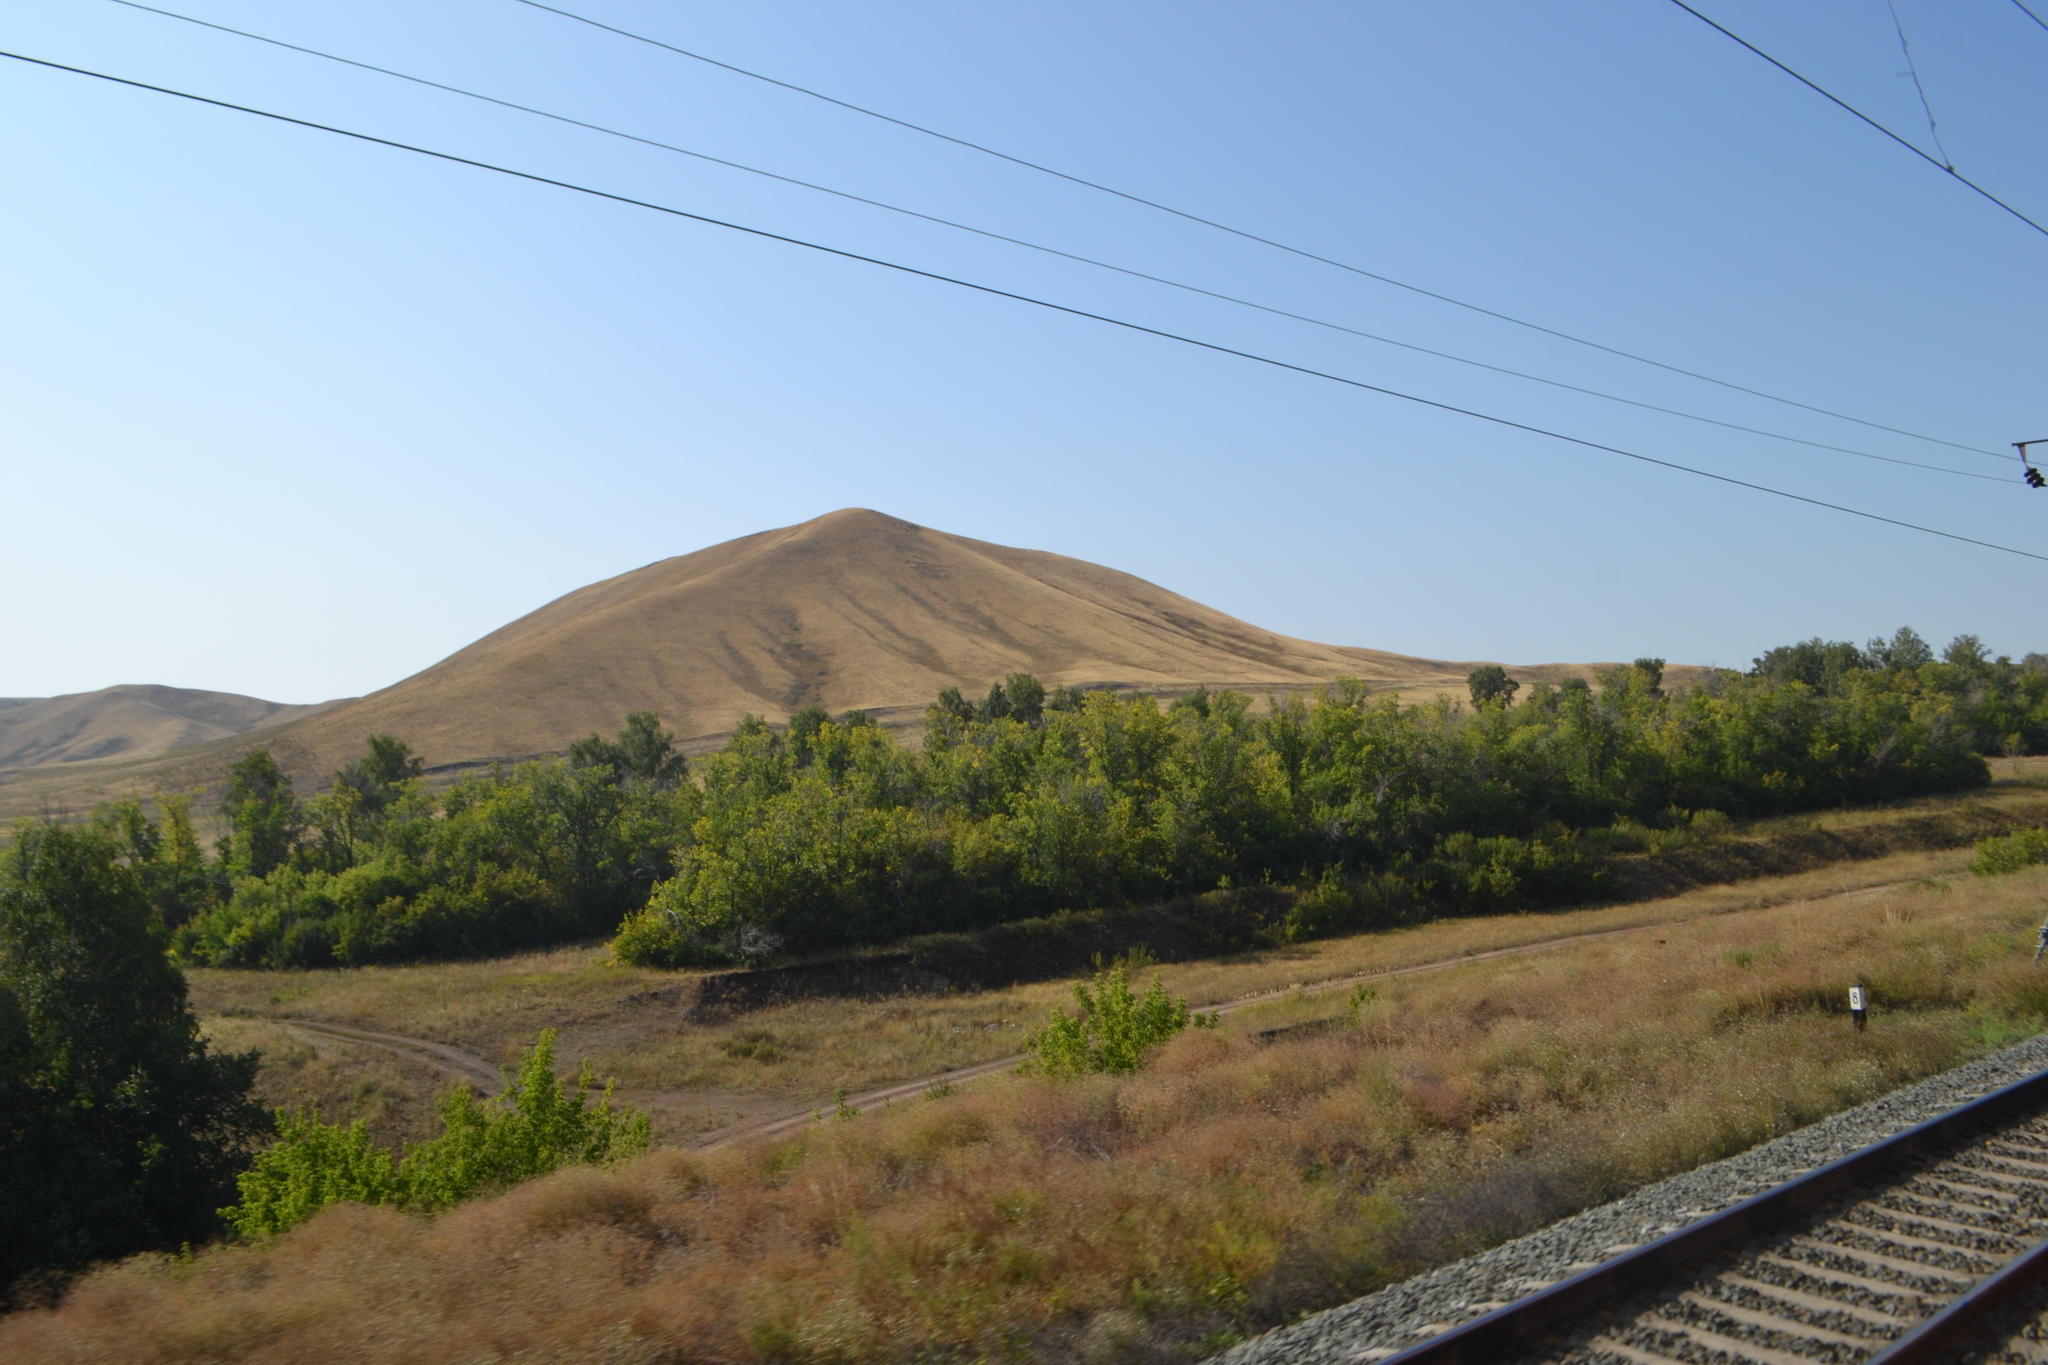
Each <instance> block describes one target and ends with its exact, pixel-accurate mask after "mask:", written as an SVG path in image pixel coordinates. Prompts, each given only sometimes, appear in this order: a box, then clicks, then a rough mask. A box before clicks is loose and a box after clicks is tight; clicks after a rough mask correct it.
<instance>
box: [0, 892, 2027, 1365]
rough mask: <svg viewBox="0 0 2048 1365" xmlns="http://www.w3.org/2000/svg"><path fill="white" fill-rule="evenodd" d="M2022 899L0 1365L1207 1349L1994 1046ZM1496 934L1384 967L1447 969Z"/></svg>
mask: <svg viewBox="0 0 2048 1365" xmlns="http://www.w3.org/2000/svg"><path fill="white" fill-rule="evenodd" d="M1900 856H1901V860H1902V861H1917V862H1919V863H1920V864H1921V865H1922V866H1925V865H1927V864H1928V863H1929V862H1931V860H1932V858H1933V855H1900ZM1874 866H1876V865H1875V864H1863V865H1861V867H1862V869H1863V870H1866V871H1867V870H1869V869H1870V868H1872V867H1874ZM1809 875H1811V874H1809ZM1751 891H1752V894H1753V893H1754V891H1755V888H1751ZM2044 891H2048V870H2037V871H2032V872H2027V873H2022V874H2019V875H2017V876H2014V877H2010V878H2001V879H1996V880H1988V881H1986V880H1961V881H1953V882H1952V881H1947V880H1936V879H1923V880H1920V881H1917V882H1914V883H1912V884H1909V885H1904V886H1895V887H1893V888H1891V889H1888V890H1873V891H1870V892H1868V893H1867V894H1862V895H1851V896H1839V897H1836V898H1833V899H1829V900H1825V901H1805V902H1795V903H1791V904H1782V905H1778V906H1775V907H1771V908H1763V909H1750V910H1733V911H1729V912H1727V913H1723V914H1719V915H1714V916H1711V917H1708V918H1700V919H1695V920H1693V921H1692V922H1690V923H1686V924H1683V925H1676V926H1673V927H1669V928H1663V929H1655V930H1646V931H1644V932H1639V933H1632V934H1626V935H1623V936H1620V937H1614V938H1606V939H1598V940H1588V941H1583V942H1581V943H1579V944H1577V945H1575V946H1570V947H1564V948H1560V949H1558V950H1555V951H1552V952H1547V953H1543V954H1538V955H1533V956H1523V957H1511V958H1502V959H1496V960H1493V961H1488V962H1481V963H1474V964H1471V965H1468V966H1463V967H1458V968H1454V969H1451V970H1447V971H1442V972H1437V973H1432V974H1428V975H1423V976H1413V977H1407V978H1401V979H1398V980H1391V981H1387V982H1384V983H1382V984H1381V985H1380V987H1379V989H1378V992H1377V995H1376V997H1372V998H1368V999H1365V1000H1363V1001H1362V1002H1361V1003H1360V1007H1359V1009H1358V1010H1357V1012H1356V1015H1355V1017H1354V1016H1352V1015H1351V1014H1349V1013H1347V1011H1346V1010H1345V1009H1344V1001H1345V996H1344V995H1342V994H1341V993H1331V994H1326V995H1321V996H1317V995H1313V994H1310V993H1309V992H1306V991H1302V992H1290V993H1289V994H1288V995H1287V996H1286V997H1285V998H1282V999H1280V1000H1278V1001H1275V1002H1274V1003H1272V1004H1269V1005H1263V1006H1259V1007H1257V1008H1254V1009H1247V1010H1245V1011H1242V1012H1240V1013H1239V1014H1238V1015H1235V1016H1233V1017H1231V1018H1230V1019H1227V1020H1226V1021H1225V1024H1224V1027H1223V1028H1222V1029H1220V1030H1218V1031H1214V1032H1211V1031H1202V1032H1199V1033H1191V1034H1189V1035H1186V1036H1184V1037H1183V1038H1181V1039H1180V1040H1178V1041H1177V1042H1175V1043H1174V1044H1172V1045H1171V1046H1170V1047H1169V1048H1168V1049H1167V1050H1166V1051H1165V1052H1164V1053H1163V1054H1162V1055H1160V1056H1159V1057H1158V1058H1157V1059H1156V1061H1155V1062H1154V1063H1153V1064H1152V1065H1151V1066H1150V1067H1149V1068H1147V1069H1146V1070H1145V1071H1144V1072H1142V1073H1140V1074H1139V1075H1137V1076H1135V1077H1130V1078H1125V1079H1122V1080H1111V1079H1097V1080H1091V1081H1085V1082H1074V1083H1054V1082H1047V1081H1042V1080H1031V1079H1026V1078H1022V1077H1014V1076H1006V1077H1002V1078H1000V1079H997V1080H993V1081H989V1082H985V1083H982V1084H981V1085H978V1086H975V1087H970V1088H968V1089H964V1090H962V1091H960V1092H959V1093H957V1094H954V1095H951V1096H946V1097H942V1098H937V1099H933V1100H929V1101H913V1102H909V1103H906V1104H899V1105H897V1106H894V1107H893V1108H892V1109H890V1110H888V1111H886V1112H882V1113H871V1114H869V1115H867V1116H863V1117H861V1118H859V1119H855V1120H851V1121H845V1122H827V1123H823V1124H820V1125H816V1126H813V1127H811V1128H808V1129H807V1130H805V1131H804V1132H803V1133H802V1134H801V1135H800V1136H798V1137H796V1138H794V1139H790V1140H785V1141H780V1142H765V1141H761V1142H752V1143H740V1144H734V1145H733V1146H730V1147H727V1148H723V1149H719V1150H716V1151H712V1152H708V1153H700V1154H685V1153H682V1152H679V1151H675V1150H669V1151H664V1152H660V1153H657V1154H655V1155H652V1156H650V1157H648V1158H645V1159H643V1160H641V1161H639V1162H637V1163H635V1164H634V1165H632V1166H630V1167H627V1168H625V1169H623V1170H620V1171H617V1172H613V1173H604V1172H596V1171H588V1170H585V1171H574V1172H567V1173H564V1174H560V1175H557V1176H554V1177H550V1178H547V1179H545V1180H541V1181H538V1182H535V1183H534V1184H532V1185H530V1186H527V1187H523V1188H521V1189H518V1190H515V1191H513V1192H512V1193H510V1194H508V1195H505V1196H503V1197H500V1198H496V1199H492V1200H488V1201H483V1202H479V1203H476V1204H474V1205H470V1206H467V1207H464V1208H461V1209H458V1210H456V1211H455V1212H453V1213H451V1214H449V1215H447V1216H445V1217H443V1218H442V1219H440V1220H438V1221H435V1222H421V1221H415V1220H412V1219H408V1218H406V1217H404V1216H401V1215H396V1214H388V1213H384V1212H381V1211H376V1210H364V1209H352V1208H336V1209H333V1210H330V1211H328V1212H327V1213H325V1214H322V1215H321V1216H319V1217H318V1218H316V1219H314V1220H313V1221H312V1222H311V1223H309V1224H307V1225H306V1226H305V1227H303V1228H301V1229H299V1230H297V1231H295V1232H293V1233H290V1234H288V1235H286V1236H284V1237H283V1238H280V1239H279V1240H278V1241H277V1242H275V1243H274V1244H271V1245H267V1246H252V1247H239V1248H227V1249H220V1250H214V1251H208V1252H203V1253H201V1254H199V1255H198V1256H196V1257H194V1258H193V1259H192V1260H190V1261H189V1262H187V1261H177V1260H172V1261H138V1262H134V1263H130V1264H128V1265H125V1266H122V1267H119V1268H116V1269H112V1270H109V1271H105V1272H102V1273H100V1274H98V1275H96V1276H93V1277H91V1278H89V1279H87V1280H86V1281H84V1282H82V1283H81V1284H80V1286H79V1287H78V1288H77V1289H76V1290H74V1292H73V1293H72V1295H71V1296H70V1298H69V1299H68V1300H67V1301H66V1302H65V1303H64V1304H63V1305H62V1306H61V1307H60V1308H59V1309H57V1310H56V1311H52V1312H34V1313H27V1314H20V1315H17V1316H16V1317H14V1318H12V1319H10V1320H7V1321H6V1322H5V1323H0V1355H5V1356H6V1357H7V1358H9V1359H14V1360H24V1361H67V1362H68V1361H78V1362H84V1361H101V1360H106V1361H112V1360H119V1361H124V1362H128V1361H161V1362H173V1361H179V1362H182V1361H200V1360H206V1361H221V1360H234V1361H241V1360H248V1361H272V1360H277V1361H284V1360H299V1359H305V1358H317V1359H321V1360H337V1361H406V1362H434V1361H444V1360H445V1361H458V1360H477V1359H501V1358H502V1359H509V1358H512V1357H514V1356H515V1355H516V1356H518V1357H519V1358H521V1359H534V1360H552V1359H563V1360H568V1359H577V1360H598V1359H602V1360H618V1361H636V1360H650V1361H652V1360H671V1359H681V1360H753V1359H781V1360H819V1361H823V1360H866V1359H880V1358H901V1357H905V1356H909V1355H912V1354H915V1353H918V1352H921V1351H929V1352H940V1353H946V1354H954V1353H958V1354H962V1355H984V1354H986V1355H1021V1356H1030V1355H1037V1356H1040V1357H1046V1358H1060V1357H1065V1356H1069V1355H1087V1356H1089V1357H1092V1358H1098V1359H1100V1358H1109V1357H1114V1356H1117V1355H1119V1354H1123V1353H1130V1352H1142V1351H1143V1350H1144V1349H1146V1348H1147V1347H1148V1345H1149V1346H1150V1347H1159V1348H1164V1347H1168V1346H1173V1345H1182V1346H1189V1347H1194V1346H1217V1345H1220V1344H1222V1343H1224V1342H1226V1341H1228V1340H1230V1339H1232V1337H1233V1336H1235V1335H1236V1334H1239V1333H1243V1332H1247V1331H1253V1330H1257V1329H1259V1328H1261V1327H1264V1326H1267V1325H1270V1324H1273V1323H1276V1322H1279V1321H1284V1320H1286V1319H1287V1318H1289V1317H1290V1316H1292V1315H1294V1314H1297V1313H1299V1312H1301V1311H1303V1310H1306V1309H1309V1308H1313V1307H1318V1306H1322V1305H1325V1304H1328V1303H1331V1302H1334V1301H1337V1300H1340V1299H1342V1298H1345V1297H1348V1296H1350V1295H1353V1294H1356V1293H1358V1292H1361V1291H1364V1290H1367V1289H1370V1288H1372V1287H1373V1286H1374V1285H1376V1284H1379V1283H1383V1282H1385V1281H1386V1280H1387V1279H1389V1278H1390V1277H1393V1276H1396V1275H1400V1274H1404V1273H1407V1272H1409V1271H1412V1270H1414V1269H1416V1268H1418V1267H1421V1266H1423V1265H1426V1264H1429V1263H1431V1262H1434V1261H1439V1260H1442V1259H1444V1258H1446V1257H1449V1256H1453V1255H1456V1254H1458V1253H1460V1252H1462V1251H1467V1250H1470V1249H1473V1248H1475V1247H1477V1246H1480V1245H1483V1244H1485V1243H1487V1242H1490V1241H1493V1240H1497V1239H1499V1238H1501V1237H1504V1236H1507V1235H1510V1234H1512V1233H1514V1232H1516V1231H1519V1230H1521V1229H1523V1228H1525V1227H1528V1226H1530V1225H1532V1224H1534V1223H1536V1222H1538V1221H1541V1220H1543V1219H1547V1218H1550V1217H1553V1216H1555V1215H1557V1214H1560V1213H1562V1212H1565V1211H1567V1210H1569V1209H1571V1208H1573V1207H1576V1206H1579V1205H1582V1204H1584V1203H1586V1202H1588V1201H1592V1200H1596V1199H1599V1198H1603V1197H1606V1196H1608V1195H1610V1194H1612V1193H1614V1192H1616V1191H1618V1190H1620V1189H1622V1188H1625V1187H1628V1186H1631V1185H1635V1184H1638V1183H1641V1182H1643V1181H1646V1180H1650V1179H1654V1178H1656V1177H1658V1176H1661V1175H1664V1174H1668V1173H1670V1172H1673V1171H1676V1170H1680V1169H1685V1168H1688V1167H1690V1166H1692V1165H1695V1164H1697V1163H1699V1162H1701V1161H1705V1160H1709V1159H1711V1158H1714V1157H1717V1156H1720V1155H1724V1154H1727V1153H1729V1152H1732V1151H1735V1150H1739V1149H1741V1148H1743V1147H1746V1146H1748V1145H1750V1144H1752V1143H1754V1142H1756V1141H1758V1140H1760V1139H1762V1138H1765V1137H1768V1136H1770V1135H1772V1134H1774V1133H1778V1132H1782V1131H1784V1130H1786V1129H1788V1128H1790V1127H1793V1126H1796V1125H1798V1124H1800V1123H1804V1122H1807V1121H1810V1120H1812V1119H1814V1118H1817V1117H1819V1116H1821V1115H1823V1114H1826V1113H1829V1112H1831V1111H1834V1110H1838V1109H1840V1108H1842V1107H1844V1106H1846V1105H1849V1104H1853V1103H1855V1102H1858V1101H1860V1100H1863V1099H1867V1098H1869V1097H1871V1096H1874V1095H1877V1094H1880V1093H1882V1092H1884V1091H1885V1090H1888V1089H1890V1088H1892V1087H1895V1086H1897V1085H1899V1084H1902V1083H1904V1082H1907V1081H1910V1080H1912V1079H1915V1078H1917V1077H1920V1076H1924V1075H1927V1074H1929V1073H1931V1072H1934V1071H1937V1070H1940V1069H1942V1068H1945V1067H1948V1066H1952V1065H1954V1064H1956V1063H1958V1062H1960V1061H1962V1060H1964V1059H1966V1058H1968V1057H1970V1056H1972V1055H1975V1054H1977V1053H1980V1052H1982V1051H1984V1050H1986V1049H1988V1048H1990V1047H1993V1046H1996V1045H1999V1044H2001V1043H2004V1042H2006V1041H2010V1040H2013V1039H2016V1038H2018V1037H2021V1036H2025V1035H2026V1034H2028V1033H2031V1032H2032V1031H2034V1030H2035V1029H2037V1028H2039V1027H2040V1026H2041V1021H2042V1016H2043V1014H2044V1013H2048V972H2043V971H2040V970H2037V969H2035V968H2034V967H2032V966H2031V964H2030V962H2029V957H2030V955H2031V946H2032V925H2033V923H2034V922H2035V920H2036V919H2037V917H2038V909H2037V907H2038V905H2039V903H2040V899H2041V897H2042V895H2043V893H2044ZM1698 894H1701V895H1706V894H1708V893H1698ZM1720 894H1723V895H1728V894H1733V893H1732V892H1727V891H1724V892H1722V893H1720ZM1673 905H1674V902H1664V903H1663V904H1662V906H1661V907H1659V908H1661V909H1665V910H1669V909H1670V908H1672V906H1673ZM1621 909H1622V908H1620V907H1617V908H1615V909H1610V910H1607V911H1596V912H1589V913H1590V915H1595V916H1597V915H1608V916H1617V915H1618V912H1619V911H1620V910H1621ZM1636 909H1638V910H1640V909H1641V907H1636ZM1564 918H1567V917H1545V919H1544V920H1542V921H1538V923H1541V924H1544V925H1546V926H1549V925H1555V924H1556V923H1557V922H1558V920H1560V919H1564ZM1520 922H1521V923H1527V922H1528V920H1526V919H1525V920H1523V921H1520ZM1515 923H1516V922H1515V921H1508V922H1494V923H1493V924H1491V925H1489V924H1485V923H1482V922H1466V923H1463V924H1457V925H1440V926H1428V927H1427V929H1426V930H1418V931H1415V932H1416V933H1417V934H1418V935H1419V934H1422V933H1425V932H1441V933H1446V934H1465V935H1468V936H1469V937H1470V941H1471V942H1473V943H1479V942H1485V941H1486V939H1485V937H1484V934H1483V930H1485V929H1487V928H1490V927H1502V926H1503V925H1505V926H1506V927H1513V925H1514V924H1515ZM1401 937H1402V936H1399V935H1388V936H1379V937H1378V938H1376V939H1374V940H1370V941H1369V942H1371V943H1374V944H1380V945H1384V944H1386V943H1387V942H1389V941H1391V940H1396V939H1399V938H1401ZM1361 942H1368V941H1362V940H1354V941H1353V944H1357V943H1361ZM1409 942H1410V946H1413V943H1414V940H1412V939H1411V940H1410V941H1409ZM1322 947H1323V948H1324V949H1326V950H1330V951H1332V952H1333V953H1334V952H1336V951H1337V950H1339V949H1341V948H1342V947H1344V945H1336V944H1331V945H1322ZM1276 965H1278V964H1275V963H1273V962H1271V961H1268V962H1266V963H1264V964H1263V965H1262V968H1261V971H1262V972H1263V971H1269V970H1271V969H1272V968H1273V967H1275V966H1276ZM1289 965H1293V966H1295V967H1297V968H1301V969H1304V976H1306V975H1308V974H1309V973H1310V972H1312V971H1313V970H1315V969H1316V968H1317V967H1320V966H1326V965H1330V964H1328V963H1326V962H1323V961H1319V960H1318V959H1316V958H1315V957H1314V956H1313V955H1305V956H1304V957H1303V958H1301V959H1298V960H1296V961H1295V962H1294V963H1292V964H1289ZM1227 970H1228V969H1227V968H1226V967H1225V966H1223V965H1221V964H1204V965H1202V966H1201V967H1199V968H1194V969H1190V976H1189V978H1188V979H1190V980H1192V979H1199V978H1201V977H1202V976H1204V975H1206V974H1208V973H1222V972H1225V971H1227ZM365 975H367V974H365ZM1859 978H1860V979H1861V980H1863V981H1864V982H1865V983H1866V984H1868V985H1869V986H1870V987H1871V989H1872V992H1873V995H1874V997H1875V1001H1876V1004H1877V1007H1878V1008H1877V1012H1876V1014H1875V1015H1874V1017H1873V1021H1872V1024H1871V1027H1870V1029H1869V1030H1868V1031H1867V1032H1863V1033H1858V1032H1856V1031H1854V1030H1852V1029H1851V1028H1850V1027H1849V1026H1848V1021H1847V1019H1846V1015H1845V1013H1844V1008H1845V999H1844V996H1845V991H1846V987H1847V985H1848V983H1849V982H1850V981H1851V980H1852V979H1859ZM1209 979H1211V980H1215V979H1216V978H1215V977H1210V978H1209ZM1240 979H1241V978H1240ZM1298 979H1299V978H1298ZM1595 983H1597V986H1598V988H1597V989H1592V988H1591V987H1592V986H1593V985H1594V984H1595ZM1280 984H1285V983H1284V982H1282V983H1280ZM1177 988H1184V987H1177ZM827 1003H831V1002H819V1001H813V1002H806V1005H807V1006H812V1007H816V1006H821V1005H824V1004H827ZM840 1003H848V1002H840ZM849 1007H851V1006H850V1005H849ZM1314 1021H1329V1022H1328V1023H1325V1024H1322V1025H1321V1026H1320V1027H1317V1028H1290V1026H1291V1025H1297V1024H1303V1023H1310V1022H1314ZM849 1022H852V1021H851V1020H849Z"/></svg>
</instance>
